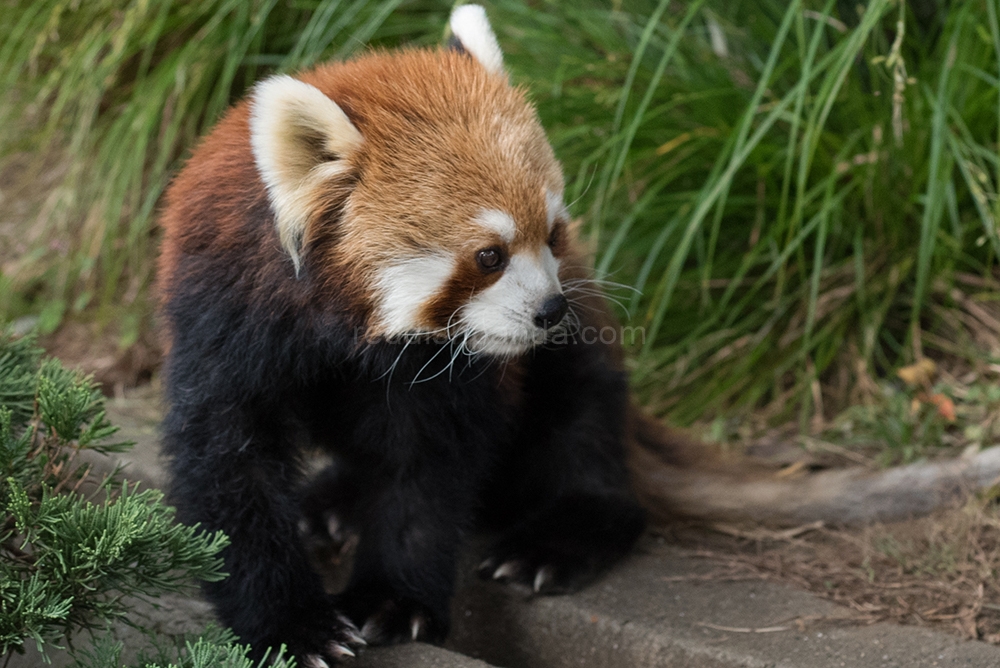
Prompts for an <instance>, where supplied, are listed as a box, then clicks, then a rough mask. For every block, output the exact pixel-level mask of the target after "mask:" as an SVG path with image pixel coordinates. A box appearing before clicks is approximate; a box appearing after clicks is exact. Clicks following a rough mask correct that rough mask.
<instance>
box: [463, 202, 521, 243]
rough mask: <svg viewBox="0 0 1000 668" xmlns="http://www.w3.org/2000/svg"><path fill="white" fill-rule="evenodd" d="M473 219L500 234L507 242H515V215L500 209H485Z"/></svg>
mask: <svg viewBox="0 0 1000 668" xmlns="http://www.w3.org/2000/svg"><path fill="white" fill-rule="evenodd" d="M473 220H474V221H475V222H477V223H479V224H480V225H482V226H483V227H485V228H486V229H487V230H489V231H490V232H495V233H497V234H499V235H500V238H501V239H503V240H504V242H505V243H508V244H509V243H513V242H514V235H515V233H516V232H517V223H515V222H514V218H513V216H511V215H510V214H509V213H506V212H504V211H500V210H499V209H483V210H482V211H480V212H479V215H478V216H476V217H475V218H474V219H473Z"/></svg>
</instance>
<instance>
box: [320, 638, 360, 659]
mask: <svg viewBox="0 0 1000 668" xmlns="http://www.w3.org/2000/svg"><path fill="white" fill-rule="evenodd" d="M326 651H327V654H331V655H333V656H335V657H337V658H338V659H339V658H341V657H345V656H351V657H353V656H355V654H354V652H352V651H351V649H350V648H349V647H347V646H345V645H341V644H340V643H336V642H332V643H330V644H329V645H327V646H326Z"/></svg>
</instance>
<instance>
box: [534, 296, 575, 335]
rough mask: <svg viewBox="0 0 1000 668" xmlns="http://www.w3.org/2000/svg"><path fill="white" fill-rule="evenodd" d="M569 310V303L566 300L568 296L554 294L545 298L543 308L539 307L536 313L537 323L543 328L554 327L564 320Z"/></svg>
mask: <svg viewBox="0 0 1000 668" xmlns="http://www.w3.org/2000/svg"><path fill="white" fill-rule="evenodd" d="M567 310H569V304H568V303H567V302H566V298H565V297H563V296H562V295H561V294H556V295H552V296H551V297H549V298H548V299H546V300H545V302H544V303H543V304H542V308H540V309H538V313H536V314H535V324H536V325H538V326H539V327H541V328H542V329H552V328H553V327H555V326H556V325H558V324H559V323H560V322H562V319H563V316H565V315H566V311H567Z"/></svg>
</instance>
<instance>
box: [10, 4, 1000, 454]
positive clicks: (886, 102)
mask: <svg viewBox="0 0 1000 668" xmlns="http://www.w3.org/2000/svg"><path fill="white" fill-rule="evenodd" d="M484 4H485V5H486V9H487V11H488V13H489V15H490V18H491V21H492V23H493V26H494V28H495V30H496V32H497V36H498V38H499V41H500V44H501V46H502V48H503V49H504V51H505V54H506V59H507V65H508V68H509V70H510V72H511V75H512V78H513V80H514V81H515V82H517V83H518V84H520V85H522V86H524V87H525V88H527V89H528V90H529V91H530V94H531V97H532V98H533V99H534V101H535V102H536V104H537V105H538V109H539V113H540V114H541V117H542V122H543V124H544V126H545V127H546V129H547V130H548V132H549V135H550V138H551V140H552V143H553V145H554V147H555V151H556V154H557V156H558V157H559V158H560V159H561V160H562V162H563V164H564V166H565V172H566V178H567V203H568V204H569V206H570V209H571V211H572V213H573V214H574V215H575V216H578V217H580V218H581V219H582V220H583V221H584V225H585V227H584V229H585V230H586V234H587V237H588V239H589V241H590V242H591V244H592V247H593V249H594V251H595V257H596V271H597V273H598V275H599V276H600V277H601V278H602V279H604V280H606V281H608V282H609V283H608V286H609V287H608V291H609V295H610V297H611V298H612V299H613V300H614V303H615V308H616V309H617V312H618V314H619V316H620V318H621V320H622V322H623V323H624V324H627V325H628V326H630V327H634V328H637V329H636V330H634V332H635V334H634V335H631V336H629V337H626V344H627V345H628V348H629V363H630V365H631V370H632V374H633V384H634V387H635V389H636V391H637V392H638V394H639V395H640V396H641V398H642V399H643V401H644V402H645V403H646V404H647V405H648V406H650V407H651V409H652V410H654V411H655V412H656V413H658V414H661V415H665V416H667V417H668V418H669V419H671V420H672V421H673V422H675V423H677V424H681V425H691V424H697V425H698V428H699V429H700V430H701V432H702V433H704V434H705V435H706V437H707V438H709V439H712V440H715V441H719V442H722V443H727V442H730V441H734V440H738V439H740V438H743V437H746V436H752V435H754V434H759V433H762V432H764V431H766V430H768V429H773V428H776V427H782V428H784V429H786V430H792V431H795V432H797V433H802V434H809V435H812V436H817V437H819V436H822V437H823V439H825V441H826V442H831V443H834V442H835V443H839V444H841V446H843V447H849V448H854V449H856V450H857V452H860V453H864V454H863V455H859V456H864V457H877V458H878V459H879V460H880V461H883V462H886V463H888V462H897V461H907V460H910V459H913V458H915V457H918V456H922V455H923V454H926V453H927V451H928V450H930V449H932V448H939V447H941V446H944V447H948V448H955V447H960V448H965V447H968V446H970V445H972V446H982V445H989V444H992V443H995V442H997V441H1000V383H998V382H997V379H998V375H1000V301H998V300H1000V291H998V286H1000V274H998V271H997V266H996V264H995V263H996V262H997V258H998V253H1000V230H998V223H1000V200H998V197H997V193H998V183H1000V155H998V138H1000V96H998V90H1000V80H998V72H1000V27H998V16H997V14H998V11H997V5H996V3H995V2H994V1H993V0H954V1H949V0H911V1H910V2H902V1H901V0H866V1H861V2H858V1H855V0H825V1H824V0H802V1H798V0H792V1H789V0H755V1H749V0H746V1H733V0H694V1H689V2H681V1H678V0H673V1H670V2H668V1H667V0H662V1H659V2H657V1H654V0H574V1H573V2H558V1H556V0H496V1H494V2H485V3H484ZM451 5H452V3H451V2H447V1H443V0H442V1H437V0H388V1H385V2H372V1H367V0H172V1H170V0H158V1H155V2H153V1H150V0H0V91H2V96H0V320H3V321H8V322H13V323H14V326H15V327H16V328H19V329H24V330H26V329H29V328H32V327H35V328H37V329H38V330H39V331H40V332H41V334H42V335H43V343H45V344H46V345H47V347H49V349H50V350H51V352H53V353H55V354H57V355H59V356H62V357H64V358H66V359H67V360H69V361H70V362H71V363H75V364H79V365H81V366H83V367H84V368H86V369H89V370H91V371H93V372H95V373H96V374H97V378H98V380H100V381H102V382H104V384H105V390H106V391H107V392H113V391H115V388H118V389H119V390H120V389H121V388H124V387H128V386H132V385H135V384H138V383H143V382H146V381H148V380H150V379H151V378H155V374H156V370H157V366H158V364H159V356H160V352H159V348H158V345H157V337H156V333H155V327H156V318H155V315H154V311H155V294H154V292H153V282H154V259H155V256H156V252H157V242H158V236H159V232H158V230H157V226H156V214H157V206H158V202H159V198H160V196H161V194H162V192H163V190H164V187H165V186H166V184H167V183H168V182H169V179H170V177H171V175H172V174H173V173H174V172H175V171H176V170H177V168H178V167H179V166H180V165H181V164H182V163H183V160H184V158H185V156H186V155H187V154H188V150H189V149H190V147H191V146H192V144H193V143H194V142H195V141H196V140H197V137H198V136H199V135H201V134H203V133H204V132H205V131H206V130H207V129H208V128H210V127H211V125H212V124H213V122H214V121H215V120H216V119H217V118H218V117H219V115H220V114H221V113H222V112H223V111H224V110H225V109H226V108H227V107H228V106H229V105H230V104H231V103H232V102H233V101H234V100H236V99H238V98H239V97H240V96H242V95H243V94H244V93H245V91H246V90H247V88H248V87H249V86H251V85H252V84H253V83H254V82H255V81H256V80H258V79H260V78H261V77H263V76H266V75H268V74H271V73H273V72H276V71H294V70H296V69H298V68H302V67H308V66H309V65H312V64H313V63H316V62H319V61H322V60H326V59H338V58H345V57H349V56H351V55H352V54H354V53H358V52H361V51H364V50H366V49H369V48H381V47H395V46H398V45H436V44H439V43H440V42H441V39H442V36H443V29H444V26H445V23H446V19H447V16H448V13H449V11H450V9H451ZM900 371H901V372H902V373H900ZM876 444H877V445H876ZM841 446H838V447H841Z"/></svg>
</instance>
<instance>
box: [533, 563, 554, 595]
mask: <svg viewBox="0 0 1000 668" xmlns="http://www.w3.org/2000/svg"><path fill="white" fill-rule="evenodd" d="M551 579H552V567H551V566H542V567H541V568H539V569H538V572H537V573H535V582H534V585H533V587H532V588H533V589H534V590H535V593H536V594H537V593H538V592H540V591H542V587H544V586H545V585H546V584H548V582H549V581H550V580H551Z"/></svg>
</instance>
